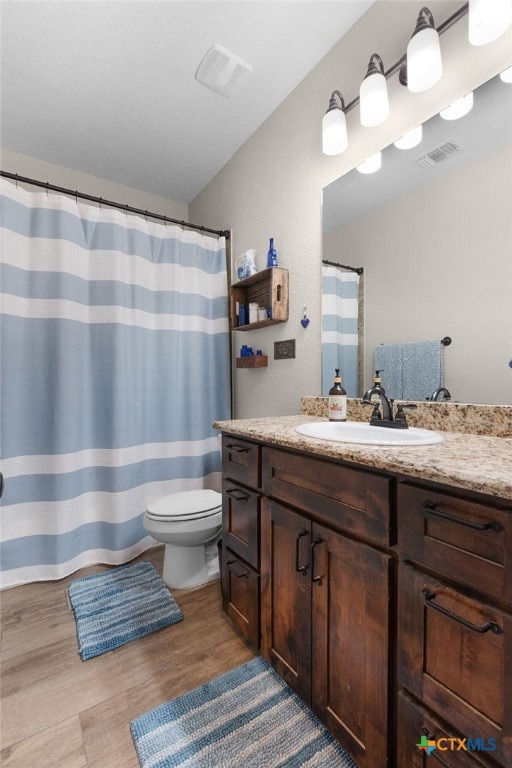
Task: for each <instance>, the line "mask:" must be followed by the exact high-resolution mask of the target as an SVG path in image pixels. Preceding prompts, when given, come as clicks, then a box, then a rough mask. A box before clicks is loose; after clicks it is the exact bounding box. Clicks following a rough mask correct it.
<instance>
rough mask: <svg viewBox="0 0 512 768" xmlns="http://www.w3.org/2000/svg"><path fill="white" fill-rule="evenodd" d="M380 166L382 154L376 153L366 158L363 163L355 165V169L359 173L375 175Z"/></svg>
mask: <svg viewBox="0 0 512 768" xmlns="http://www.w3.org/2000/svg"><path fill="white" fill-rule="evenodd" d="M381 165H382V152H377V153H376V154H375V155H372V156H371V157H369V158H367V159H366V160H365V161H364V162H363V163H361V164H360V165H357V166H356V168H357V170H358V171H359V173H375V172H376V171H378V170H379V169H380V167H381Z"/></svg>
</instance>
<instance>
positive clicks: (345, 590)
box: [311, 525, 392, 768]
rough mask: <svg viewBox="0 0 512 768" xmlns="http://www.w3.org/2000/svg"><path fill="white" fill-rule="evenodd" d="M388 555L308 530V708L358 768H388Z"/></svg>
mask: <svg viewBox="0 0 512 768" xmlns="http://www.w3.org/2000/svg"><path fill="white" fill-rule="evenodd" d="M391 567H392V559H391V557H390V556H389V555H386V554H384V553H382V552H379V551H377V550H376V549H373V548H372V547H369V546H368V545H367V544H362V543H360V542H357V541H353V540H351V539H348V538H347V537H345V536H343V535H341V534H339V533H334V532H333V531H330V530H329V529H327V528H324V527H323V526H319V525H313V529H312V564H311V568H312V604H313V611H312V624H313V652H312V659H313V662H312V667H313V669H312V672H313V674H312V678H313V709H314V711H315V712H316V714H317V715H318V716H319V717H320V718H321V720H322V721H323V722H324V723H325V724H326V725H327V727H328V728H329V730H330V731H331V733H333V734H334V735H335V736H336V737H337V738H338V739H339V741H340V742H341V743H342V744H343V746H344V747H345V748H346V749H348V750H349V751H350V752H351V754H352V755H353V757H354V759H355V761H356V762H357V765H358V766H359V768H370V767H371V768H383V767H384V766H386V765H388V760H387V742H388V733H389V725H390V723H389V722H388V718H389V698H388V661H389V612H390V607H389V599H390V594H389V593H390V575H391Z"/></svg>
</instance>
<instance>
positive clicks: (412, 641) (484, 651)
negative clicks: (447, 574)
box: [398, 565, 512, 768]
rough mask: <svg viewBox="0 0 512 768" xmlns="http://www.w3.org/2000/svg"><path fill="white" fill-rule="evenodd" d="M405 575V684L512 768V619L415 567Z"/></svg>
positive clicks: (404, 568)
mask: <svg viewBox="0 0 512 768" xmlns="http://www.w3.org/2000/svg"><path fill="white" fill-rule="evenodd" d="M399 571H400V572H399V625H398V632H399V635H398V680H399V682H400V683H401V684H402V685H404V686H405V687H406V688H407V689H408V690H409V691H411V693H413V694H414V695H415V696H416V697H417V698H418V699H420V700H421V701H423V702H424V703H425V704H426V705H427V706H428V707H430V708H431V709H432V710H433V711H434V712H436V713H437V714H438V715H439V716H440V717H442V718H443V719H444V720H446V721H447V722H448V723H451V724H452V725H453V727H454V728H455V729H456V730H457V731H459V732H460V733H462V734H463V736H466V737H468V738H471V739H473V740H474V739H483V740H485V741H486V742H488V743H490V744H491V746H493V745H495V749H494V748H493V750H492V753H491V752H490V753H489V754H490V755H491V757H492V758H493V759H494V760H497V761H498V763H499V764H500V765H504V766H507V768H511V767H512V739H511V735H512V666H511V662H512V617H511V616H510V615H509V614H507V613H504V612H502V611H500V610H498V609H496V608H493V607H492V606H490V605H488V604H487V603H485V602H483V601H481V600H479V599H476V598H475V597H472V596H470V595H469V594H466V593H465V592H462V591H459V590H458V589H455V588H453V587H451V586H449V585H447V584H445V583H443V582H442V581H438V580H437V579H434V578H432V577H430V576H428V575H426V574H423V573H422V572H421V571H419V570H417V569H415V568H413V567H412V566H409V565H400V568H399Z"/></svg>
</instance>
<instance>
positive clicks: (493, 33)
mask: <svg viewBox="0 0 512 768" xmlns="http://www.w3.org/2000/svg"><path fill="white" fill-rule="evenodd" d="M510 22H512V0H469V42H470V43H471V45H485V44H486V43H492V41H493V40H496V39H497V38H498V37H500V36H501V35H502V34H503V33H504V32H505V31H506V30H507V29H508V27H509V25H510Z"/></svg>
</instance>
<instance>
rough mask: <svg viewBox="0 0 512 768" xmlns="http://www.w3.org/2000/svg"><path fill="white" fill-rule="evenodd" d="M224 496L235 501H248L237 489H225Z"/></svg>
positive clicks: (246, 496)
mask: <svg viewBox="0 0 512 768" xmlns="http://www.w3.org/2000/svg"><path fill="white" fill-rule="evenodd" d="M226 496H231V498H232V499H235V501H249V496H248V495H247V494H246V493H242V491H239V490H238V489H237V488H226Z"/></svg>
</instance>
